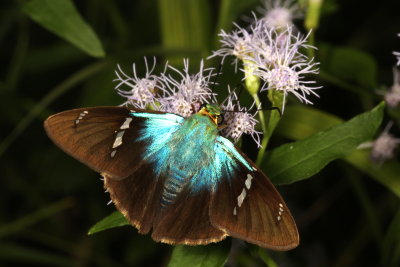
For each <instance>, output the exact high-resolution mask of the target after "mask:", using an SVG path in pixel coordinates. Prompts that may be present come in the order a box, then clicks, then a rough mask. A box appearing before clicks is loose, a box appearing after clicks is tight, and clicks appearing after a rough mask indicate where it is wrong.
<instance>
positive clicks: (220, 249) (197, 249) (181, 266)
mask: <svg viewBox="0 0 400 267" xmlns="http://www.w3.org/2000/svg"><path fill="white" fill-rule="evenodd" d="M229 250H230V242H228V241H223V242H219V243H217V244H210V245H207V246H185V245H178V246H176V247H175V248H174V250H173V251H172V256H171V260H170V262H169V264H168V267H187V266H190V267H220V266H224V264H225V263H226V260H227V259H228V254H229Z"/></svg>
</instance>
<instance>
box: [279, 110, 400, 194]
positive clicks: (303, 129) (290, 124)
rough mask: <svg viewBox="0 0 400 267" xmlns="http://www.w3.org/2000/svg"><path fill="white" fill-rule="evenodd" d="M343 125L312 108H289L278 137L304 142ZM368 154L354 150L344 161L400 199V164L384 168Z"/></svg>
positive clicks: (336, 119) (385, 164) (366, 151)
mask: <svg viewBox="0 0 400 267" xmlns="http://www.w3.org/2000/svg"><path fill="white" fill-rule="evenodd" d="M342 122H343V120H342V119H340V118H338V117H335V116H333V115H331V114H329V113H326V112H323V111H320V110H317V109H314V108H311V107H307V106H300V105H298V106H289V107H287V108H286V110H285V115H284V116H283V118H282V120H281V122H280V123H279V125H278V127H277V129H276V133H278V134H279V135H281V136H284V137H286V138H289V139H293V140H301V139H304V138H307V137H309V136H311V135H313V134H315V133H317V132H319V131H324V130H326V129H328V128H330V127H331V126H334V125H338V124H340V123H342ZM369 154H370V150H353V152H351V153H350V154H349V155H348V156H346V157H345V158H344V159H343V160H344V161H346V162H347V163H349V164H351V165H353V166H354V167H356V168H357V169H359V170H361V171H362V172H364V173H366V174H368V175H369V176H370V177H371V178H373V179H375V180H376V181H377V182H379V183H381V184H382V185H384V186H386V187H387V188H388V189H389V190H390V191H392V192H393V193H394V194H395V195H397V196H398V197H400V179H399V178H398V176H399V173H400V163H399V162H398V161H393V160H392V161H388V162H385V163H384V164H382V165H380V164H375V163H373V162H371V160H370V157H369Z"/></svg>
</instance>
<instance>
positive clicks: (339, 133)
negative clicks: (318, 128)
mask: <svg viewBox="0 0 400 267" xmlns="http://www.w3.org/2000/svg"><path fill="white" fill-rule="evenodd" d="M383 109H384V104H383V103H381V104H379V105H378V106H377V107H375V108H374V109H372V110H371V111H368V112H366V113H363V114H361V115H358V116H356V117H355V118H353V119H351V120H350V121H348V122H345V123H342V124H340V125H337V126H334V127H332V128H330V129H328V130H326V131H322V132H318V133H316V134H314V135H313V136H310V137H308V138H306V139H303V140H300V141H297V142H294V143H288V144H285V145H282V146H280V147H278V148H276V149H274V150H272V151H271V152H269V153H268V154H267V155H266V157H264V161H263V164H262V166H263V170H264V171H265V172H266V173H267V174H268V175H269V177H270V178H271V180H272V182H273V183H275V184H288V183H293V182H295V181H299V180H302V179H306V178H308V177H310V176H312V175H314V174H315V173H317V172H318V171H320V170H321V169H322V168H323V167H325V166H326V165H327V164H328V163H329V162H331V161H332V160H335V159H337V158H344V157H345V156H346V155H348V154H349V153H350V152H352V151H353V150H354V149H355V148H356V147H357V146H358V145H360V144H361V143H363V142H365V141H367V140H369V139H371V138H372V137H373V136H374V134H375V132H376V131H377V129H378V127H379V125H380V124H381V121H382V116H383Z"/></svg>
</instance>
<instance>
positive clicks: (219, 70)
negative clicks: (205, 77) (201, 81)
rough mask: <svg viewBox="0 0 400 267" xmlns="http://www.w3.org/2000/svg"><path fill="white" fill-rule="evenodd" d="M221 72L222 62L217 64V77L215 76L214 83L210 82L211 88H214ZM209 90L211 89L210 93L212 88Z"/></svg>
mask: <svg viewBox="0 0 400 267" xmlns="http://www.w3.org/2000/svg"><path fill="white" fill-rule="evenodd" d="M221 70H222V61H221V62H220V63H219V64H218V71H217V75H215V77H214V81H213V82H212V85H213V86H215V85H216V84H217V80H218V78H219V76H220V74H221V73H222V72H221ZM211 89H212V91H214V88H211Z"/></svg>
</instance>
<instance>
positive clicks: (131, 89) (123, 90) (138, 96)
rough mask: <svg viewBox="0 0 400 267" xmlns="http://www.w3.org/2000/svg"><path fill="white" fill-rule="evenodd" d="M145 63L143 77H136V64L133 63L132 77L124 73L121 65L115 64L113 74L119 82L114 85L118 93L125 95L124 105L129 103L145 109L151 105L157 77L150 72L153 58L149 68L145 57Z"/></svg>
mask: <svg viewBox="0 0 400 267" xmlns="http://www.w3.org/2000/svg"><path fill="white" fill-rule="evenodd" d="M144 61H145V65H146V75H145V77H144V78H138V76H137V74H136V66H135V63H134V64H133V66H132V68H133V77H131V76H129V75H127V74H125V73H124V72H123V71H122V69H121V67H120V66H119V65H117V69H116V70H115V74H116V75H117V79H115V80H114V81H118V82H119V83H118V84H117V86H116V87H115V89H116V90H117V92H118V94H119V95H121V96H123V97H125V98H126V99H127V101H126V102H125V103H124V105H131V106H133V107H136V108H140V109H145V108H146V106H148V105H153V104H154V100H155V95H156V90H157V83H158V77H157V76H156V75H153V74H152V72H153V70H154V67H155V65H156V61H155V59H154V64H153V67H152V68H151V69H149V66H148V64H147V60H146V58H145V59H144Z"/></svg>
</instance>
